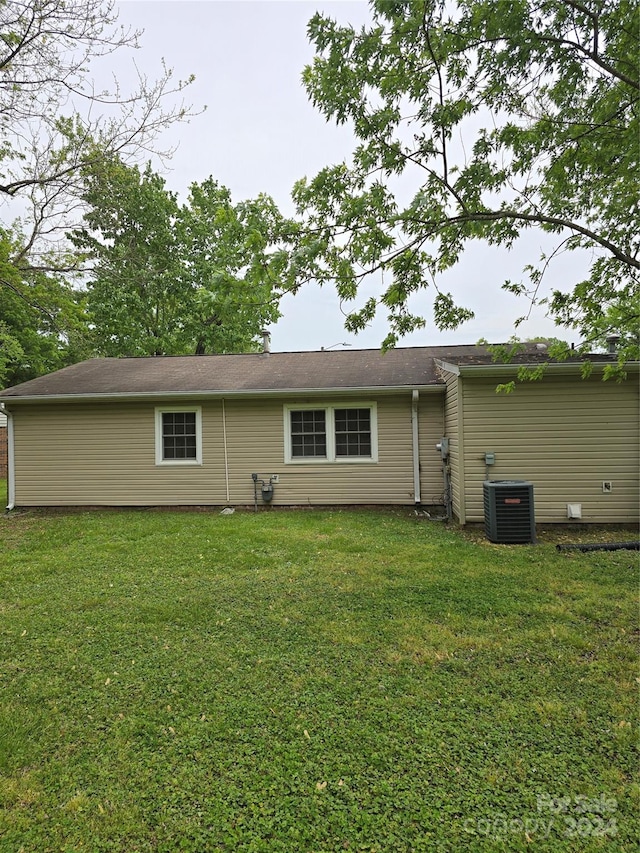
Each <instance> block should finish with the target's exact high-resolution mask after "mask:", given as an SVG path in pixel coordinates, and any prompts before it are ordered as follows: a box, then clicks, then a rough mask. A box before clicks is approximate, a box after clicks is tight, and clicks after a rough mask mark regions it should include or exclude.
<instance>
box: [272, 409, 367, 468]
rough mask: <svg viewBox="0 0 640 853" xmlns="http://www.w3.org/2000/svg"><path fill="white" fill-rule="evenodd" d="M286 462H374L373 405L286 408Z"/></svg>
mask: <svg viewBox="0 0 640 853" xmlns="http://www.w3.org/2000/svg"><path fill="white" fill-rule="evenodd" d="M284 421H285V423H284V429H285V462H377V461H378V440H377V410H376V404H375V403H357V404H349V405H345V404H340V405H330V406H314V405H305V406H295V405H290V406H285V411H284Z"/></svg>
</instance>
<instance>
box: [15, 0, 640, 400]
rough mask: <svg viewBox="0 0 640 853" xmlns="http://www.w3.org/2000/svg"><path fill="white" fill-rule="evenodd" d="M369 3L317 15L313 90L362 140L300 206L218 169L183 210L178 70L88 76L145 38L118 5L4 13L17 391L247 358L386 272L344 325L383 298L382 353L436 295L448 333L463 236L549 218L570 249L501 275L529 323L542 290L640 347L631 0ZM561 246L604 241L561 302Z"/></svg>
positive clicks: (183, 110)
mask: <svg viewBox="0 0 640 853" xmlns="http://www.w3.org/2000/svg"><path fill="white" fill-rule="evenodd" d="M370 13H371V23H370V25H369V26H367V27H364V28H363V29H362V30H360V31H356V30H355V29H354V28H353V27H350V26H348V25H347V26H341V25H338V24H337V23H335V22H334V21H333V20H331V19H330V18H329V17H328V16H326V15H323V14H321V13H318V14H316V15H314V17H313V18H312V19H311V21H310V22H309V27H308V34H309V38H310V40H311V42H312V44H313V45H314V48H315V52H316V56H315V59H314V61H313V63H312V65H311V66H309V67H308V68H306V69H305V70H304V75H303V80H304V85H305V87H306V89H307V92H308V95H309V97H310V99H311V100H312V102H313V103H314V105H315V106H316V107H317V108H318V109H319V110H320V111H321V112H322V113H323V114H324V115H325V116H326V118H327V120H331V121H336V122H338V123H346V122H348V123H349V124H350V125H351V126H352V128H353V130H354V132H355V135H356V138H357V140H358V145H357V147H356V149H355V151H354V152H353V154H352V156H351V158H349V160H348V161H345V162H344V163H342V164H338V165H337V166H331V167H327V168H326V169H323V170H322V171H321V172H320V173H319V174H318V175H316V176H314V177H312V178H303V179H301V180H300V181H299V182H298V183H297V184H296V186H295V187H294V188H293V199H294V202H295V204H296V216H295V219H291V220H287V219H285V218H284V217H283V216H282V215H281V214H280V212H279V211H278V210H277V208H276V206H275V204H274V202H273V201H272V199H270V198H269V197H268V196H267V195H260V196H259V197H258V198H256V199H253V200H244V201H240V202H235V203H234V202H233V200H232V199H231V197H230V193H229V191H228V190H227V189H226V188H225V187H223V186H221V185H219V184H218V183H217V182H216V181H215V180H214V179H213V178H210V179H208V180H206V181H204V182H203V183H202V184H195V183H194V184H192V186H191V187H190V190H189V194H188V197H187V199H186V201H184V202H180V200H179V199H178V198H177V196H176V195H175V194H174V193H172V192H170V191H169V190H168V189H167V188H166V185H165V182H164V180H163V178H162V177H161V175H160V174H159V173H158V172H156V171H154V170H153V169H152V168H151V166H150V165H147V166H146V167H145V166H143V165H141V164H142V163H143V162H145V159H148V155H149V153H150V152H152V151H153V152H156V153H159V154H161V155H162V154H163V153H164V154H165V155H167V153H168V152H163V151H162V148H161V135H162V131H163V130H164V129H165V128H167V127H168V126H169V125H170V124H172V123H173V122H176V121H180V120H182V119H184V118H186V117H187V116H188V115H189V114H190V109H189V107H188V106H186V105H185V104H184V101H183V100H182V97H183V93H184V90H185V87H186V86H187V85H188V83H189V81H188V80H187V81H183V82H180V81H178V82H175V81H174V80H173V77H172V73H171V71H170V70H169V69H166V68H165V69H164V70H163V73H162V75H161V76H160V78H159V79H158V80H156V81H153V82H150V81H148V80H147V79H145V78H140V80H139V86H138V88H137V90H136V91H133V92H130V93H127V94H126V96H123V93H122V92H121V91H119V89H118V87H117V85H116V86H115V88H114V90H113V91H96V90H95V89H94V88H93V86H92V83H91V81H90V80H89V79H87V76H86V74H85V69H86V67H87V66H88V64H89V63H90V61H91V60H92V59H95V58H97V57H100V56H104V55H108V54H109V53H111V52H113V51H116V50H126V49H127V48H128V47H130V46H132V45H135V44H136V43H137V40H138V37H139V35H140V34H138V33H132V32H123V31H122V30H120V29H118V27H117V25H116V16H115V14H114V7H113V3H112V0H104V2H103V0H67V2H63V1H62V0H26V1H25V2H18V0H5V2H3V3H2V4H0V124H1V126H2V143H1V144H0V199H2V200H4V213H3V217H2V220H1V221H0V384H4V385H6V384H11V383H15V382H18V381H22V380H24V379H27V378H30V377H32V376H35V375H39V374H41V373H45V372H47V371H50V370H53V369H56V368H57V367H60V366H63V365H64V364H67V363H71V362H74V361H77V360H79V359H82V358H85V357H88V356H91V355H150V354H182V353H209V352H232V351H246V350H248V349H250V348H251V347H252V346H253V345H254V344H255V341H256V338H257V335H258V333H259V331H260V329H261V328H262V327H263V326H264V325H265V324H268V323H270V322H273V321H275V320H276V319H277V317H278V316H279V309H278V304H279V299H280V297H281V295H282V294H283V293H284V292H291V291H293V292H295V291H296V290H298V289H299V288H300V287H302V286H303V285H304V283H305V282H307V281H310V280H314V281H317V282H319V283H321V284H325V283H326V284H327V285H330V286H332V287H333V286H335V287H336V288H337V291H338V293H339V294H340V296H341V298H342V300H343V301H344V302H346V303H347V304H348V303H349V302H350V301H353V300H355V299H356V297H357V296H358V294H359V292H360V285H361V282H362V281H363V280H364V279H365V278H366V277H367V276H371V275H382V274H384V281H385V282H386V286H385V289H384V292H383V293H382V295H381V296H380V298H379V299H370V300H369V301H368V302H366V304H365V305H364V307H363V308H359V309H358V310H354V311H352V312H351V313H350V314H349V316H348V318H347V323H346V325H347V328H348V329H350V330H351V331H354V332H357V331H358V330H359V329H361V328H363V327H364V326H365V325H366V324H367V323H368V322H369V321H370V320H371V319H372V318H373V316H374V315H375V314H376V312H377V311H378V310H384V311H386V314H387V320H388V327H389V335H388V337H387V339H386V341H385V342H384V345H385V346H391V345H394V344H395V343H396V342H397V341H398V340H400V339H401V338H402V335H403V334H406V333H407V332H409V331H412V330H414V329H416V328H419V327H421V326H422V325H424V323H425V320H424V318H423V317H421V316H415V315H414V314H412V312H411V310H410V301H411V296H412V294H413V293H415V292H416V291H418V290H421V289H423V288H425V287H430V288H432V290H433V296H434V298H433V303H434V316H435V323H436V325H437V326H438V327H439V328H441V329H445V328H455V327H457V326H458V325H460V324H461V323H463V322H464V320H465V319H467V318H468V317H469V316H470V312H469V311H468V309H467V308H465V306H464V305H460V304H458V302H457V299H456V295H455V294H451V293H448V292H445V291H444V290H443V289H442V287H441V284H440V281H441V277H442V275H443V273H444V272H445V271H446V270H448V269H450V268H451V267H453V266H455V264H456V263H457V262H458V261H459V259H460V257H461V255H462V253H463V251H464V249H465V247H466V246H467V245H468V244H469V242H470V241H474V240H481V241H486V242H488V243H490V244H494V245H499V246H502V247H504V248H505V249H508V248H510V247H512V246H514V244H515V242H516V240H517V239H518V238H519V237H520V236H521V235H522V234H523V233H524V232H526V231H527V230H530V229H533V228H535V229H539V230H541V231H543V232H545V233H547V234H549V235H551V237H552V239H553V248H552V249H551V251H550V252H549V253H548V255H547V256H546V257H542V258H531V259H526V258H525V259H523V267H524V269H523V280H522V281H518V282H504V284H503V286H504V287H505V289H506V290H508V291H509V292H512V293H516V294H518V295H519V296H520V297H521V298H522V300H523V306H524V309H523V310H524V314H526V312H527V310H528V306H529V305H530V304H532V303H533V302H538V301H540V302H546V305H547V310H548V312H549V314H550V315H551V316H552V317H553V318H554V319H555V320H556V322H557V323H558V325H559V327H560V328H562V327H564V328H566V329H575V330H578V332H579V334H580V335H581V336H582V338H583V340H584V347H585V349H593V348H594V347H597V346H598V345H600V344H602V341H603V340H604V338H605V337H606V336H607V335H608V334H611V333H615V334H618V335H620V337H621V348H620V363H621V364H623V362H624V361H625V360H628V359H630V358H638V350H639V347H638V329H639V326H640V323H639V321H640V297H639V293H638V273H639V270H640V259H639V257H638V249H639V246H638V240H639V234H640V228H639V227H638V226H639V224H640V223H639V221H638V219H639V216H638V209H639V206H638V200H637V174H638V154H639V147H638V138H639V135H638V100H639V94H638V92H639V83H638V61H637V58H638V33H639V32H640V21H639V12H638V5H637V3H636V2H631V0H542V2H540V0H535V2H534V0H466V2H462V0H460V2H457V3H451V2H445V0H402V2H400V0H399V2H391V0H373V2H371V3H370ZM90 106H92V107H93V108H92V109H89V108H87V107H90ZM98 114H99V115H98ZM96 116H97V117H96ZM459 140H462V141H463V144H460V143H459ZM400 179H402V180H403V181H404V183H405V186H406V184H407V182H408V183H409V184H410V185H411V186H412V187H413V188H414V191H413V193H412V194H411V195H410V198H409V200H408V201H406V200H403V197H402V196H401V195H399V194H398V192H397V187H398V181H399V180H400ZM562 251H569V252H571V251H576V252H580V253H582V254H583V256H584V254H585V253H588V257H589V259H590V260H589V272H588V275H587V276H586V277H584V276H583V277H578V276H577V277H576V280H575V281H572V282H568V283H567V286H566V287H565V288H563V290H555V291H553V292H551V294H549V295H547V296H546V297H544V296H542V293H543V289H542V284H543V279H544V275H545V272H546V271H547V268H548V265H549V263H550V262H551V261H552V258H553V256H554V255H555V254H557V253H559V252H562ZM354 304H355V303H354ZM561 350H562V347H561V346H559V347H558V349H557V354H559V355H560V354H561Z"/></svg>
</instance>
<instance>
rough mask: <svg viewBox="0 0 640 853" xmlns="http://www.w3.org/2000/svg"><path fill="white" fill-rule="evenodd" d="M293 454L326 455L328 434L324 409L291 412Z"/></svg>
mask: <svg viewBox="0 0 640 853" xmlns="http://www.w3.org/2000/svg"><path fill="white" fill-rule="evenodd" d="M290 416H291V456H293V457H297V458H300V457H305V456H315V457H320V458H322V457H326V455H327V434H326V426H325V412H324V409H304V410H302V411H299V412H290Z"/></svg>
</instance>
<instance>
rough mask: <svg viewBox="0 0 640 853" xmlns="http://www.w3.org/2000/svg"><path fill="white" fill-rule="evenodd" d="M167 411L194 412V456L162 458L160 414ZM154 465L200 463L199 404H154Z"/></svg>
mask: <svg viewBox="0 0 640 853" xmlns="http://www.w3.org/2000/svg"><path fill="white" fill-rule="evenodd" d="M169 412H195V414H196V458H195V459H164V458H163V456H162V450H163V446H162V415H163V414H165V413H169ZM155 418H156V465H163V466H164V465H171V466H176V465H177V466H179V467H184V466H185V465H191V466H193V465H202V408H201V407H200V406H156V414H155Z"/></svg>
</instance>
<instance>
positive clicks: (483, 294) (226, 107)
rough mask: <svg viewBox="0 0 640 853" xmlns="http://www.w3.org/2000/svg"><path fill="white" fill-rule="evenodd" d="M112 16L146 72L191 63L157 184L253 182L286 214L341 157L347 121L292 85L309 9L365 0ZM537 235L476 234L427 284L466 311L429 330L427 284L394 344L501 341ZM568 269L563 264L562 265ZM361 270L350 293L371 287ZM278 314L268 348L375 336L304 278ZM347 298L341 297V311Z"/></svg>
mask: <svg viewBox="0 0 640 853" xmlns="http://www.w3.org/2000/svg"><path fill="white" fill-rule="evenodd" d="M117 8H118V9H119V12H120V19H119V20H120V23H122V24H123V25H125V26H127V25H131V26H133V27H134V28H138V29H140V30H144V33H143V35H142V37H141V39H140V44H141V49H140V50H139V51H138V52H137V53H136V54H135V62H136V65H137V66H138V68H139V69H140V70H141V71H143V72H144V73H146V74H147V75H148V76H149V77H150V78H153V77H158V76H159V75H160V71H161V64H160V63H161V59H163V58H164V60H165V61H166V63H167V65H168V66H169V67H171V68H173V69H174V71H175V75H176V77H177V78H179V79H185V78H187V77H188V76H189V75H190V74H195V76H196V81H195V83H194V84H192V85H191V86H190V87H189V89H188V91H187V100H188V101H189V102H190V103H191V104H193V105H194V106H195V107H201V106H204V105H206V107H207V109H206V111H205V112H204V113H203V114H201V115H199V116H197V117H195V118H192V119H191V121H190V122H189V123H188V124H182V125H180V126H178V127H176V128H175V129H174V130H172V131H169V132H168V133H167V134H166V135H165V136H163V138H162V144H163V145H165V144H166V145H167V146H169V145H174V144H176V143H177V144H178V149H177V151H176V153H175V154H174V156H173V158H172V160H171V162H170V171H169V172H167V173H165V177H166V179H167V186H168V187H169V188H170V189H172V190H174V191H176V192H178V193H179V195H180V198H181V199H185V197H186V191H187V187H188V185H189V184H190V183H191V182H193V181H198V182H201V181H203V180H204V179H205V178H207V177H209V176H210V175H211V176H213V177H214V178H215V179H216V180H218V181H219V182H220V183H221V184H223V185H225V186H226V187H228V188H229V189H230V190H231V193H232V198H233V201H234V202H235V203H237V202H238V201H241V200H242V199H247V198H253V197H255V196H256V195H257V194H258V193H260V192H265V193H267V194H269V195H271V196H272V197H273V198H274V200H275V201H276V203H277V204H278V206H279V207H280V209H281V210H282V211H283V213H285V214H291V213H293V207H292V203H291V199H290V193H291V188H292V187H293V184H294V183H295V181H296V180H298V179H299V178H301V177H303V176H308V177H313V176H314V175H315V174H316V173H317V172H318V171H319V170H320V169H321V168H323V167H324V166H326V165H330V164H334V163H338V162H341V161H342V160H344V159H348V158H349V156H350V154H351V151H352V149H353V147H354V145H353V139H352V137H351V134H350V132H349V129H348V128H345V127H336V126H335V125H330V124H328V123H326V122H325V120H324V118H323V117H322V116H321V115H320V113H319V112H318V111H316V110H315V109H314V108H313V106H312V105H311V104H310V103H309V101H308V100H307V96H306V93H305V91H304V89H303V87H302V84H301V82H300V81H301V74H302V70H303V68H304V66H305V65H306V64H308V63H310V62H311V60H312V58H313V51H312V48H311V45H310V44H309V42H308V40H307V36H306V26H307V22H308V21H309V19H310V18H311V16H312V15H313V14H314V12H315V11H316V10H319V11H323V12H326V13H328V14H330V15H331V16H332V17H335V18H337V19H338V20H339V21H341V22H343V23H347V22H348V23H351V24H354V25H356V26H358V25H361V24H363V23H366V22H367V21H368V20H369V11H368V7H367V4H366V3H365V2H351V1H350V0H344V2H340V0H317V2H307V0H198V1H195V0H121V2H120V3H119V4H118V7H117ZM113 61H114V63H116V64H114V67H113V71H114V73H115V75H116V77H117V78H118V79H119V80H120V81H121V82H122V83H124V84H125V88H126V83H127V77H128V75H131V81H133V77H134V67H133V64H132V58H131V57H124V56H120V55H119V54H116V55H115V57H114V60H113ZM540 245H541V238H540V237H539V236H538V235H536V234H534V233H533V232H532V233H531V234H529V235H528V236H527V238H526V241H525V243H524V246H523V248H524V249H525V252H523V251H522V250H520V251H517V250H512V251H511V252H510V253H509V252H507V251H506V250H502V249H500V250H498V249H492V248H489V247H486V246H483V245H481V244H478V245H477V246H473V247H472V248H471V249H470V250H469V251H468V252H466V253H465V257H464V259H463V262H462V263H461V264H460V265H459V266H458V267H457V268H456V269H455V270H453V271H450V272H449V273H448V274H447V277H446V279H445V280H443V281H442V282H440V283H439V286H440V287H441V289H442V290H450V291H451V292H452V293H453V295H454V298H456V300H457V301H458V302H459V303H462V304H464V305H465V306H466V307H468V308H471V309H472V310H474V311H475V312H476V319H475V320H473V321H470V322H468V323H466V324H464V325H463V326H462V327H460V328H459V329H458V330H456V331H455V332H439V331H438V330H437V329H435V327H434V326H433V324H432V322H431V312H430V305H431V300H432V298H433V291H432V290H431V289H427V290H425V291H424V292H423V294H421V295H420V297H419V298H418V300H417V301H416V302H414V303H413V308H414V310H416V309H417V311H418V313H422V314H423V315H424V316H425V317H426V318H427V327H426V328H425V329H423V330H421V331H419V332H416V333H414V334H412V335H410V336H407V337H406V338H404V339H403V340H402V341H401V343H400V345H401V346H425V345H435V344H456V343H458V344H462V343H474V342H475V341H477V340H478V339H479V338H486V339H488V340H490V341H504V340H507V339H508V338H509V337H510V336H511V335H512V334H514V328H513V322H514V320H515V319H516V318H517V317H519V316H520V315H522V314H524V313H526V309H527V306H526V305H525V304H524V303H523V302H522V301H519V300H516V299H515V298H514V297H511V296H510V295H508V294H506V293H504V291H502V290H501V289H500V284H501V282H502V281H504V280H505V279H507V278H511V279H515V280H520V278H521V275H522V268H523V266H524V265H525V263H528V262H533V263H535V262H536V261H537V260H538V258H539V255H540V253H541V248H540ZM572 262H573V263H575V258H573V259H572V258H571V257H569V258H566V257H565V258H564V259H563V260H560V261H559V262H557V263H555V264H554V266H553V267H552V268H551V271H550V272H549V273H548V274H547V279H546V285H547V287H548V288H554V287H562V284H563V281H562V275H563V267H564V269H565V270H567V271H570V266H569V264H571V263H572ZM573 274H574V275H575V273H573ZM377 287H379V282H377V281H373V282H372V283H371V284H370V285H369V286H368V288H367V291H366V292H363V294H362V301H364V299H365V298H366V297H367V296H369V295H371V294H372V293H375V292H376V288H377ZM280 307H281V311H282V313H283V317H282V319H281V320H280V321H279V322H278V323H277V324H276V325H274V326H272V327H271V332H272V340H271V345H272V349H273V350H275V351H295V350H310V349H319V348H320V347H323V346H324V347H330V346H334V345H336V344H339V343H342V342H347V343H349V344H350V345H351V346H352V347H356V348H364V347H378V346H379V345H380V343H381V341H382V340H383V338H384V337H385V335H386V332H387V326H386V322H385V318H384V316H381V317H380V319H379V320H376V322H375V323H374V324H373V325H372V326H371V327H369V328H368V329H366V330H365V331H363V332H361V333H360V334H359V335H357V336H354V335H349V334H348V333H347V332H346V331H345V330H344V326H343V322H344V317H343V315H342V313H341V309H340V305H339V302H338V299H337V297H336V295H335V292H334V291H333V290H332V289H327V288H324V289H322V290H321V289H320V288H318V287H315V286H313V285H306V286H305V287H304V288H303V289H302V290H301V291H300V292H299V293H298V294H297V295H296V296H287V297H285V298H284V299H283V301H282V302H281V306H280ZM353 307H354V306H350V310H352V308H353ZM517 334H518V336H520V337H522V338H526V337H534V336H538V335H554V334H555V335H557V336H558V337H566V335H567V333H565V334H563V333H562V330H557V329H556V327H555V326H554V325H553V323H552V322H551V321H550V320H548V319H546V318H545V316H544V311H543V309H541V308H539V309H536V310H535V311H534V313H533V314H532V317H531V319H530V320H529V321H527V323H525V324H523V325H521V326H520V327H519V329H518V330H517Z"/></svg>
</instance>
